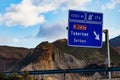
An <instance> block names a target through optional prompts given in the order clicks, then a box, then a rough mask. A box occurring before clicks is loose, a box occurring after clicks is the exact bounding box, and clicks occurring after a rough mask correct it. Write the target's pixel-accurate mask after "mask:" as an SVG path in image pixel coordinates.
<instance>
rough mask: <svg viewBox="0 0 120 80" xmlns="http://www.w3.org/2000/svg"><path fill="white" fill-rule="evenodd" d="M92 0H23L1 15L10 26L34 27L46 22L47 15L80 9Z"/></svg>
mask: <svg viewBox="0 0 120 80" xmlns="http://www.w3.org/2000/svg"><path fill="white" fill-rule="evenodd" d="M90 1H91V0H52V1H51V0H22V2H21V3H19V4H11V6H10V7H9V8H7V9H6V13H4V14H1V15H2V16H3V17H2V20H0V21H3V22H4V24H6V25H8V26H13V25H22V26H25V27H29V26H33V25H36V24H40V23H43V22H45V16H44V14H45V13H48V12H50V11H55V10H58V9H69V8H78V9H80V8H81V7H83V6H84V5H85V4H86V3H88V2H90Z"/></svg>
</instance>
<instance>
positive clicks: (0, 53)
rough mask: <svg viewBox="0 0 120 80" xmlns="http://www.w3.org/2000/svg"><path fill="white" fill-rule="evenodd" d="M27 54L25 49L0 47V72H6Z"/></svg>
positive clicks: (27, 50)
mask: <svg viewBox="0 0 120 80" xmlns="http://www.w3.org/2000/svg"><path fill="white" fill-rule="evenodd" d="M28 52H29V49H27V48H17V47H9V46H0V66H1V67H0V71H7V70H8V69H10V68H11V67H12V66H13V65H15V64H16V63H18V62H19V61H20V60H22V59H23V58H24V57H25V56H26V55H27V54H28Z"/></svg>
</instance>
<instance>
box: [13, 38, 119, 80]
mask: <svg viewBox="0 0 120 80" xmlns="http://www.w3.org/2000/svg"><path fill="white" fill-rule="evenodd" d="M105 50H106V49H105V46H104V44H103V47H102V48H101V49H95V48H80V47H69V46H67V40H66V39H61V40H57V41H55V42H53V43H49V42H43V43H41V44H39V45H38V46H37V47H36V48H35V49H33V50H31V51H30V52H29V54H28V55H27V56H26V57H25V58H24V59H23V60H21V61H20V62H19V63H18V64H17V65H16V66H14V67H13V68H11V71H19V70H20V71H24V70H27V71H31V70H54V69H74V68H93V67H94V68H96V67H104V64H105V55H106V51H105ZM110 52H111V65H112V66H119V64H120V58H119V57H120V55H119V54H118V53H117V52H116V51H115V50H114V48H112V47H110ZM73 75H74V76H75V77H74V80H81V79H82V78H83V77H84V76H86V75H82V74H73ZM73 75H72V76H73ZM72 76H71V75H68V77H67V78H68V80H69V79H71V78H72ZM80 76H82V77H80ZM92 76H94V74H93V75H92ZM44 77H52V78H54V79H55V80H63V79H62V78H63V76H61V75H56V76H55V75H44ZM36 78H38V79H41V78H43V76H41V75H40V76H36ZM84 78H87V79H88V80H90V78H91V80H94V79H93V77H90V76H87V77H84Z"/></svg>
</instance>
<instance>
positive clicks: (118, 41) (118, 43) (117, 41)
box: [110, 35, 120, 47]
mask: <svg viewBox="0 0 120 80" xmlns="http://www.w3.org/2000/svg"><path fill="white" fill-rule="evenodd" d="M110 45H112V46H113V47H120V35H119V36H117V37H115V38H112V39H110Z"/></svg>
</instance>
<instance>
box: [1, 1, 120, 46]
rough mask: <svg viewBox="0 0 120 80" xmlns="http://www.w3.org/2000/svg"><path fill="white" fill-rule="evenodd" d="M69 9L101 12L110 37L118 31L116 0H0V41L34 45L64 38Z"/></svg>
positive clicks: (118, 4)
mask: <svg viewBox="0 0 120 80" xmlns="http://www.w3.org/2000/svg"><path fill="white" fill-rule="evenodd" d="M69 9H73V10H82V11H84V10H85V11H92V12H102V13H103V14H104V23H103V29H109V33H110V38H113V37H115V36H118V35H120V0H52V1H51V0H0V45H9V46H18V47H27V48H34V47H35V46H36V45H38V44H39V43H40V42H42V41H50V42H52V41H55V40H57V39H61V38H67V30H66V27H67V25H68V10H69Z"/></svg>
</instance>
